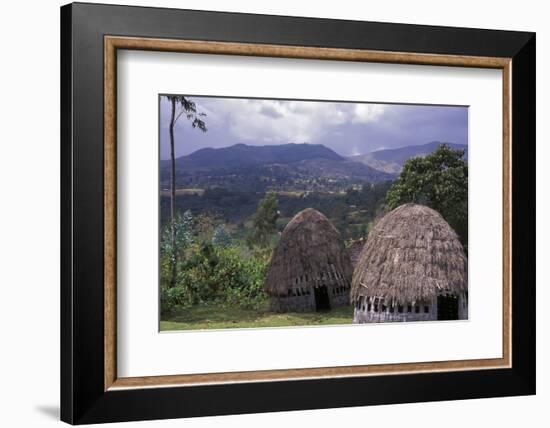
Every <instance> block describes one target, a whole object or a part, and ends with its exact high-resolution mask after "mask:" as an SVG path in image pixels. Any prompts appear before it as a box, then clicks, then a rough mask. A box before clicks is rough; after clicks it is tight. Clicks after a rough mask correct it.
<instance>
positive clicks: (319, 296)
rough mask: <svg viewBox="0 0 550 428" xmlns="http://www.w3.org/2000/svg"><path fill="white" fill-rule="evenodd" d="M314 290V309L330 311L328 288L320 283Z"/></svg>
mask: <svg viewBox="0 0 550 428" xmlns="http://www.w3.org/2000/svg"><path fill="white" fill-rule="evenodd" d="M314 290H315V310H316V311H330V299H329V297H328V289H327V286H326V285H321V286H319V287H316V288H314Z"/></svg>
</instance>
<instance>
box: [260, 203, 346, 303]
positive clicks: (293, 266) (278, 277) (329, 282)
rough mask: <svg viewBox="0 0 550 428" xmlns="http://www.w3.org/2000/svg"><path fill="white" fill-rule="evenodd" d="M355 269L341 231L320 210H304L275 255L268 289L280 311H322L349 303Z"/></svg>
mask: <svg viewBox="0 0 550 428" xmlns="http://www.w3.org/2000/svg"><path fill="white" fill-rule="evenodd" d="M352 273H353V269H352V267H351V263H350V259H349V256H348V253H347V251H346V248H345V246H344V243H343V242H342V239H341V237H340V234H339V233H338V230H336V228H335V227H334V226H333V225H332V223H331V222H330V221H329V220H328V219H327V218H326V217H325V216H324V215H323V214H321V213H320V212H319V211H316V210H314V209H312V208H307V209H305V210H303V211H300V212H299V213H298V214H296V215H295V216H294V218H293V219H292V220H291V221H290V222H289V223H288V224H287V226H286V227H285V229H284V231H283V233H282V235H281V239H280V241H279V244H278V245H277V248H276V249H275V251H274V253H273V257H272V258H271V265H270V267H269V272H268V274H267V279H266V283H265V290H266V292H267V293H268V294H269V296H270V298H271V309H272V310H273V311H276V312H288V311H298V312H307V311H322V310H329V309H331V308H334V307H337V306H343V305H348V304H349V292H350V283H351V276H352Z"/></svg>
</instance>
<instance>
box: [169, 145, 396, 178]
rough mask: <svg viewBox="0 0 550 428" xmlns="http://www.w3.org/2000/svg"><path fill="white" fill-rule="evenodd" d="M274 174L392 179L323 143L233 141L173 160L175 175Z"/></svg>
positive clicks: (294, 176) (292, 176)
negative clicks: (227, 145)
mask: <svg viewBox="0 0 550 428" xmlns="http://www.w3.org/2000/svg"><path fill="white" fill-rule="evenodd" d="M169 174H170V161H168V160H163V161H161V181H162V180H165V179H166V178H167V177H169ZM190 175H193V176H203V177H204V176H215V177H220V176H248V177H250V176H254V177H266V176H277V177H279V178H281V177H287V178H289V179H295V180H296V179H303V178H304V177H336V178H352V179H356V180H359V181H368V182H379V181H386V180H391V179H393V178H394V176H393V175H392V174H388V173H386V172H383V171H378V170H376V169H374V168H372V167H371V166H369V165H366V164H364V163H361V162H356V161H354V160H350V159H348V158H345V157H343V156H340V155H339V154H337V153H336V152H335V151H333V150H331V149H329V148H328V147H326V146H324V145H322V144H305V143H304V144H281V145H277V146H249V145H246V144H236V145H233V146H230V147H224V148H219V149H213V148H204V149H200V150H197V151H196V152H193V153H191V154H190V155H187V156H181V157H179V158H177V159H176V177H177V179H183V178H184V177H188V176H190Z"/></svg>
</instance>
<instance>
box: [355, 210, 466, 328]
mask: <svg viewBox="0 0 550 428" xmlns="http://www.w3.org/2000/svg"><path fill="white" fill-rule="evenodd" d="M351 301H352V304H353V305H354V306H355V309H354V318H353V322H354V323H366V322H384V321H427V320H441V319H446V320H451V319H467V318H468V262H467V259H466V255H465V254H464V249H463V247H462V244H461V243H460V241H459V240H458V237H457V235H456V233H455V232H454V230H453V229H452V228H451V226H449V224H448V223H447V222H446V221H445V220H444V219H443V217H441V215H440V214H439V213H438V212H437V211H434V210H433V209H431V208H428V207H426V206H423V205H417V204H405V205H401V206H399V207H397V208H396V209H394V210H393V211H391V212H390V213H388V214H386V215H385V216H384V217H383V218H382V219H381V220H380V221H379V222H378V224H377V225H376V226H375V227H374V228H373V229H372V231H371V232H370V233H369V236H368V238H367V243H366V244H365V247H364V248H363V250H362V252H361V256H360V258H359V262H358V264H357V266H356V267H355V271H354V274H353V280H352V288H351Z"/></svg>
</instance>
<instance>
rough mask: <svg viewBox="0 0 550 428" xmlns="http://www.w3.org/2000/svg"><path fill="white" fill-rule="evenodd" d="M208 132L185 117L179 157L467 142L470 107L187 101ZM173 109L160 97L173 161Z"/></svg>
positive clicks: (164, 149) (164, 151) (346, 151)
mask: <svg viewBox="0 0 550 428" xmlns="http://www.w3.org/2000/svg"><path fill="white" fill-rule="evenodd" d="M189 98H190V99H192V100H193V101H194V102H195V103H196V105H197V108H198V110H199V111H202V112H204V113H206V117H205V118H204V119H205V121H206V124H207V127H208V132H206V133H202V132H200V131H198V130H197V129H193V128H192V127H191V123H190V122H189V121H187V120H186V119H185V118H184V117H183V116H182V117H181V118H180V120H179V121H178V124H177V125H176V129H175V135H176V155H177V156H183V155H187V154H189V153H192V152H194V151H196V150H199V149H201V148H205V147H213V148H219V147H227V146H231V145H233V144H238V143H244V144H249V145H269V144H286V143H312V144H324V145H325V146H327V147H329V148H331V149H332V150H334V151H335V152H337V153H339V154H341V155H344V156H346V155H354V154H363V153H368V152H371V151H373V150H378V149H383V148H397V147H402V146H408V145H418V144H425V143H428V142H431V141H442V142H451V143H459V144H467V143H468V108H467V107H463V106H432V105H403V104H374V103H347V102H346V103H342V102H328V101H292V100H289V101H287V100H258V99H239V98H215V97H196V96H192V97H189ZM169 119H170V105H169V102H168V101H167V100H166V98H165V97H162V96H161V97H160V144H161V147H160V149H161V150H160V153H161V158H162V159H167V158H168V156H169V147H168V123H169Z"/></svg>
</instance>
